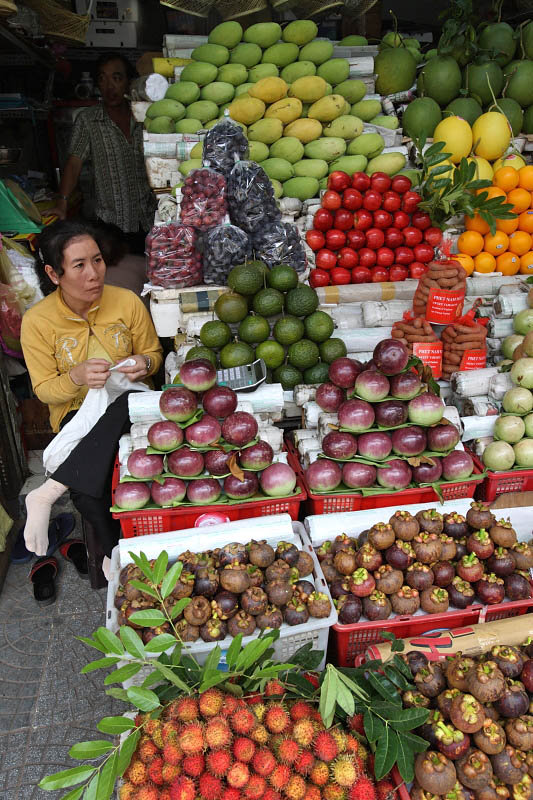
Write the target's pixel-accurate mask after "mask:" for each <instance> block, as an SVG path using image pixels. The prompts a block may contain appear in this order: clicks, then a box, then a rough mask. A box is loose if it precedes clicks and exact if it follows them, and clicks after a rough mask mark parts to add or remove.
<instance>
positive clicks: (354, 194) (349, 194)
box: [342, 189, 363, 211]
mask: <svg viewBox="0 0 533 800" xmlns="http://www.w3.org/2000/svg"><path fill="white" fill-rule="evenodd" d="M342 205H343V206H344V208H347V209H348V211H357V209H358V208H361V206H362V205H363V195H362V194H361V192H360V191H359V189H345V190H344V192H343V193H342Z"/></svg>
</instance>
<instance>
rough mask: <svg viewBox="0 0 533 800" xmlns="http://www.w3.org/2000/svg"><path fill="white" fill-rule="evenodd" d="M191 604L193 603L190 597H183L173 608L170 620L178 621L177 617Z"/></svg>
mask: <svg viewBox="0 0 533 800" xmlns="http://www.w3.org/2000/svg"><path fill="white" fill-rule="evenodd" d="M190 602H191V598H190V597H182V598H181V600H178V602H177V603H176V604H175V605H174V606H172V613H171V615H170V618H171V619H176V617H179V615H180V614H181V612H182V611H183V609H184V608H187V606H188V605H189V603H190Z"/></svg>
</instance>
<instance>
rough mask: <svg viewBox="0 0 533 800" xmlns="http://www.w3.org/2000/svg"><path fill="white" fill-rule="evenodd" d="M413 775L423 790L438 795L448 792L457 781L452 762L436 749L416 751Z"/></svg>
mask: <svg viewBox="0 0 533 800" xmlns="http://www.w3.org/2000/svg"><path fill="white" fill-rule="evenodd" d="M415 775H416V779H417V781H418V783H419V784H420V786H421V788H422V789H423V790H424V791H425V792H432V793H433V794H438V795H443V794H446V792H450V791H451V790H452V789H453V787H454V786H455V783H456V781H457V773H456V770H455V766H454V765H453V763H452V762H451V761H450V759H449V758H446V756H444V755H443V754H442V753H439V752H438V751H436V750H426V752H425V753H418V755H417V756H416V759H415Z"/></svg>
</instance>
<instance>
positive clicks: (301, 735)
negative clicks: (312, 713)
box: [292, 719, 316, 747]
mask: <svg viewBox="0 0 533 800" xmlns="http://www.w3.org/2000/svg"><path fill="white" fill-rule="evenodd" d="M315 733H316V728H315V723H314V722H313V721H312V720H310V719H299V720H298V721H297V722H295V723H294V725H293V728H292V735H293V737H294V738H295V739H296V741H297V742H298V744H299V745H300V746H301V747H309V746H310V745H311V744H312V742H313V739H314V738H315Z"/></svg>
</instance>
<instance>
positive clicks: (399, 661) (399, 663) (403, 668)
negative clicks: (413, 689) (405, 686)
mask: <svg viewBox="0 0 533 800" xmlns="http://www.w3.org/2000/svg"><path fill="white" fill-rule="evenodd" d="M392 663H393V664H394V666H395V667H396V669H397V670H398V672H401V673H402V675H403V676H404V677H405V678H407V680H408V681H411V682H412V681H413V675H412V673H411V670H410V669H409V667H408V665H407V664H406V663H405V661H404V660H403V658H400V656H399V655H395V656H394V657H393V659H392Z"/></svg>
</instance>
